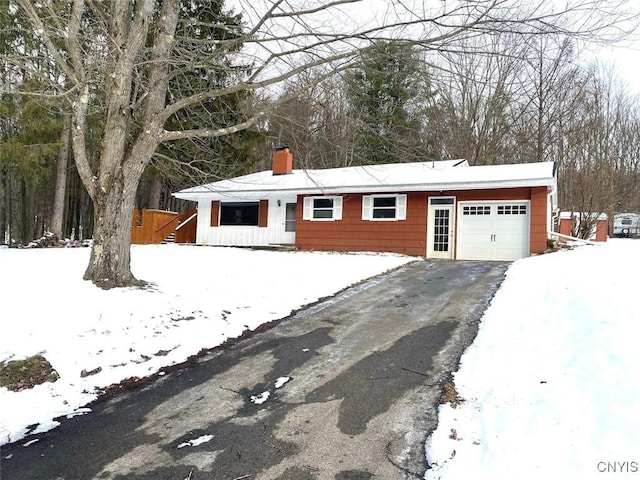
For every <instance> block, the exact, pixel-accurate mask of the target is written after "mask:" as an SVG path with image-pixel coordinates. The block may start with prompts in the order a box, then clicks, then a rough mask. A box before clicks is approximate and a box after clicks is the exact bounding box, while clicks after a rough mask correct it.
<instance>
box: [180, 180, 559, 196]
mask: <svg viewBox="0 0 640 480" xmlns="http://www.w3.org/2000/svg"><path fill="white" fill-rule="evenodd" d="M553 185H554V182H553V179H550V178H548V177H545V178H535V179H527V180H521V181H514V180H492V181H490V182H488V183H482V182H475V181H469V182H458V183H436V184H424V183H418V184H406V185H399V184H394V185H381V184H376V185H335V186H331V187H322V186H318V187H301V188H300V187H298V188H296V187H291V188H276V187H273V188H261V189H259V190H220V191H215V190H202V191H197V192H185V193H181V192H176V193H173V194H172V195H173V196H174V197H176V198H181V199H184V200H192V199H198V198H202V197H211V196H221V197H234V196H237V197H253V198H255V197H259V196H264V195H268V194H296V195H313V194H320V195H324V194H350V193H378V192H433V191H435V192H437V191H440V192H442V191H447V190H476V189H492V188H521V187H553Z"/></svg>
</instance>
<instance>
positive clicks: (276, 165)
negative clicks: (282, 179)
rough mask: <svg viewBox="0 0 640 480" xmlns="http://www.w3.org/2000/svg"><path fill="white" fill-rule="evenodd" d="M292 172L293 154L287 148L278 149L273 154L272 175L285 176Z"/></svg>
mask: <svg viewBox="0 0 640 480" xmlns="http://www.w3.org/2000/svg"><path fill="white" fill-rule="evenodd" d="M292 171H293V154H292V153H291V152H290V151H289V147H278V148H276V151H275V152H273V174H274V175H287V174H289V173H291V172H292Z"/></svg>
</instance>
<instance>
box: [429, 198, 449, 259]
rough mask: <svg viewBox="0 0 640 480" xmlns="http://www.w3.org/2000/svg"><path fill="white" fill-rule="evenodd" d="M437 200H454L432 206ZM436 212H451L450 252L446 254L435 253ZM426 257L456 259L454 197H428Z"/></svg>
mask: <svg viewBox="0 0 640 480" xmlns="http://www.w3.org/2000/svg"><path fill="white" fill-rule="evenodd" d="M436 198H441V199H442V198H446V199H453V203H448V204H442V205H432V204H431V200H432V199H436ZM435 210H449V250H447V251H446V252H435V251H434V250H433V237H434V233H435V232H434V228H435V225H434V220H435ZM426 244H427V245H426V246H427V248H426V257H427V258H443V259H452V258H454V252H455V245H456V197H454V196H449V195H448V196H437V197H432V196H429V197H427V242H426Z"/></svg>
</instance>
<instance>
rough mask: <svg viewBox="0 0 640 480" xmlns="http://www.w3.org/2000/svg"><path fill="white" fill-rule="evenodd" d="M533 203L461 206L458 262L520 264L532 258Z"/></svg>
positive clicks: (482, 203)
mask: <svg viewBox="0 0 640 480" xmlns="http://www.w3.org/2000/svg"><path fill="white" fill-rule="evenodd" d="M529 203H530V202H529V201H528V200H522V201H486V202H458V229H457V239H458V241H457V251H456V258H458V259H460V260H506V261H510V260H517V259H518V258H522V257H526V256H528V255H529V218H530V204H529Z"/></svg>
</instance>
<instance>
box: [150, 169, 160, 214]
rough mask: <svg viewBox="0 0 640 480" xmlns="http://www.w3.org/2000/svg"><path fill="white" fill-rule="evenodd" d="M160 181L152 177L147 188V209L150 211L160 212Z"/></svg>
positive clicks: (158, 178)
mask: <svg viewBox="0 0 640 480" xmlns="http://www.w3.org/2000/svg"><path fill="white" fill-rule="evenodd" d="M162 187H163V185H162V179H161V178H160V177H156V176H154V177H153V178H152V179H151V185H150V186H149V203H148V205H149V208H150V209H152V210H160V197H161V196H162Z"/></svg>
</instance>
